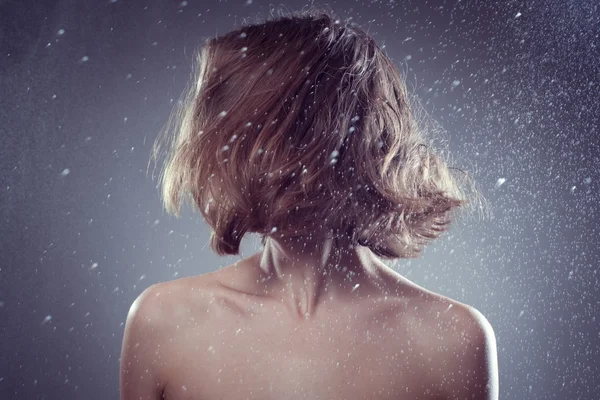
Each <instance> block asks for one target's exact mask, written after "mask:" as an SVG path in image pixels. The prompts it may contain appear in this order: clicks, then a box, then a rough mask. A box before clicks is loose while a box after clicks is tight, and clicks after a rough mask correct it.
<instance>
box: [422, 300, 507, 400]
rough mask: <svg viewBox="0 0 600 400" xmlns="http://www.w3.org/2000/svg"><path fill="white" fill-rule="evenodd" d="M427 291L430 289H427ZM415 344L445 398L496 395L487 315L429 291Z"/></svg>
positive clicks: (495, 364) (493, 349)
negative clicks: (417, 344) (424, 318)
mask: <svg viewBox="0 0 600 400" xmlns="http://www.w3.org/2000/svg"><path fill="white" fill-rule="evenodd" d="M430 293H431V292H430ZM428 298H429V300H430V301H428V305H427V307H426V309H428V310H429V313H428V318H427V323H426V324H424V326H425V329H424V330H422V331H421V330H420V331H419V334H420V336H419V337H420V341H419V348H420V350H421V352H422V353H423V355H424V356H426V357H427V358H428V359H429V360H432V361H434V362H432V363H426V368H427V371H426V372H427V373H428V374H429V376H430V377H431V379H433V381H432V383H433V384H434V385H435V386H436V387H437V388H441V390H442V391H443V393H445V396H446V397H447V398H448V399H462V398H476V399H481V400H495V399H497V398H498V361H497V350H496V337H495V334H494V330H493V328H492V325H491V324H490V322H489V321H488V319H487V318H486V317H485V316H484V315H483V314H482V313H481V312H480V311H479V310H477V309H476V308H475V307H472V306H470V305H467V304H464V303H461V302H459V301H456V300H452V299H450V298H447V297H445V296H441V295H435V294H433V295H430V296H428Z"/></svg>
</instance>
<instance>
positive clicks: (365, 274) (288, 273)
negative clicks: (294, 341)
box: [259, 237, 385, 319]
mask: <svg viewBox="0 0 600 400" xmlns="http://www.w3.org/2000/svg"><path fill="white" fill-rule="evenodd" d="M259 260H260V269H261V271H262V273H263V277H262V281H263V282H264V284H265V287H266V288H267V290H268V293H269V295H270V296H274V297H277V298H280V299H281V301H282V302H284V303H285V304H286V306H289V307H290V308H291V310H292V311H293V315H297V316H298V318H300V319H310V318H311V316H313V315H314V314H315V311H316V309H317V307H318V306H320V305H321V304H322V303H324V302H326V301H331V300H339V299H341V298H344V299H345V300H347V299H350V300H352V299H354V300H358V298H359V293H360V294H362V295H365V294H366V293H367V291H368V289H369V288H371V289H372V288H373V285H374V284H375V285H377V283H378V282H380V281H381V270H382V265H383V266H385V265H384V264H383V263H382V262H381V261H380V260H378V259H377V257H376V256H375V255H374V254H373V253H372V252H371V250H370V249H369V248H367V247H364V246H360V245H357V246H350V245H349V244H348V242H347V241H344V240H343V239H342V240H337V241H334V240H333V239H324V240H310V239H308V238H298V237H295V238H277V239H275V238H272V237H268V238H267V239H266V242H265V246H264V249H263V251H262V253H261V254H260V258H259ZM360 297H362V296H360Z"/></svg>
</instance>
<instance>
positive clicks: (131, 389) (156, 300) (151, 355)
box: [119, 285, 165, 400]
mask: <svg viewBox="0 0 600 400" xmlns="http://www.w3.org/2000/svg"><path fill="white" fill-rule="evenodd" d="M158 287H159V286H158V285H153V286H150V287H149V288H147V289H146V290H144V292H142V294H140V295H139V296H138V298H137V299H136V300H135V301H134V302H133V304H132V305H131V307H130V309H129V313H128V314H127V321H126V323H125V332H124V336H123V344H122V347H121V361H120V373H119V374H120V384H119V392H120V399H121V400H158V399H160V398H161V396H162V390H163V386H164V383H163V382H162V381H161V379H160V376H159V371H160V369H161V365H162V363H163V357H162V353H161V349H160V344H161V340H162V338H163V337H164V334H163V332H164V326H165V323H164V321H163V319H162V315H161V310H162V299H161V298H160V296H159V294H160V292H159V290H158Z"/></svg>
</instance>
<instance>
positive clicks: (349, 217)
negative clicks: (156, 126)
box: [152, 7, 480, 259]
mask: <svg viewBox="0 0 600 400" xmlns="http://www.w3.org/2000/svg"><path fill="white" fill-rule="evenodd" d="M195 61H196V65H195V68H194V73H193V77H192V80H191V81H190V83H189V84H188V87H187V88H186V90H185V91H184V93H183V94H182V98H181V100H180V102H179V103H178V104H177V105H176V107H175V108H174V110H173V112H172V114H171V117H170V118H169V121H168V123H167V124H166V127H165V129H164V130H163V132H162V133H163V135H162V137H160V136H159V137H158V138H157V140H156V142H155V143H154V146H153V149H152V159H156V158H157V157H158V156H159V154H160V150H161V148H163V147H164V146H165V145H166V144H167V143H165V142H168V141H170V142H171V145H170V147H169V152H168V154H167V158H166V161H165V164H164V168H163V170H162V173H161V176H160V182H161V183H162V199H163V204H164V207H165V209H166V210H167V212H169V213H170V214H175V215H176V216H177V217H179V212H180V199H181V198H182V197H183V198H184V199H185V200H186V201H187V202H188V203H189V204H190V205H191V206H192V207H197V209H198V210H199V211H200V212H201V214H202V215H203V217H204V219H205V221H206V222H207V223H208V225H209V226H210V227H211V228H212V229H213V232H212V235H211V240H210V245H211V248H212V249H213V250H214V251H215V252H216V253H217V254H219V255H227V254H239V246H240V242H241V240H242V238H243V236H244V234H245V233H247V232H257V233H260V234H261V237H262V243H263V244H264V243H265V237H266V236H272V237H276V236H281V237H286V236H306V237H307V238H308V237H312V238H322V237H323V238H324V237H325V235H326V232H334V234H335V235H336V237H340V236H343V237H344V238H348V239H349V240H350V242H351V243H352V244H355V245H358V244H359V245H363V246H368V247H369V248H370V249H371V250H372V251H373V252H374V253H375V254H376V255H378V256H380V257H383V258H385V259H395V258H414V257H417V256H418V255H419V254H420V253H421V251H422V248H423V246H424V245H425V244H426V242H427V241H430V240H432V239H435V238H437V237H438V236H439V235H440V234H441V233H442V232H443V231H445V230H446V229H447V227H448V225H449V223H450V221H451V220H450V212H451V211H452V210H453V209H454V208H457V207H461V206H464V205H467V204H472V202H471V201H470V200H469V199H467V198H466V196H465V194H464V193H465V192H464V191H463V188H462V187H461V181H460V180H459V179H457V178H455V177H454V176H453V175H452V174H451V173H450V170H451V169H453V168H449V167H448V166H447V165H446V161H445V160H444V159H443V157H442V155H443V152H441V153H438V152H436V151H435V150H434V148H433V146H432V142H431V138H429V139H427V138H426V137H425V133H432V134H433V133H435V132H436V127H435V126H434V124H433V123H431V121H430V120H428V119H427V118H425V115H426V114H425V112H424V111H423V109H422V107H421V106H420V105H419V103H418V102H417V101H415V99H413V98H412V97H409V94H408V92H407V88H406V85H405V83H404V80H403V78H402V76H401V75H400V72H399V70H398V69H397V68H396V66H394V64H393V63H392V61H391V60H390V59H389V58H388V57H387V55H386V54H384V52H383V51H382V50H381V49H380V48H379V46H378V45H377V44H376V43H375V41H374V40H373V38H371V37H370V36H369V35H368V34H367V33H365V32H364V31H363V30H362V29H360V28H359V27H358V26H357V25H356V24H354V23H343V22H341V21H340V20H339V19H336V18H335V17H334V16H333V13H331V12H326V11H323V10H319V9H317V8H315V7H311V8H309V9H307V10H304V11H300V12H295V13H292V14H291V15H283V16H280V17H279V18H278V19H274V20H267V21H264V22H262V23H255V24H252V25H247V26H243V27H242V28H240V29H238V30H235V31H232V32H229V33H226V34H224V35H222V36H220V37H214V38H209V39H206V41H205V44H204V46H202V47H201V48H199V49H198V50H197V51H196V53H195ZM423 122H427V123H426V124H425V125H423ZM456 170H459V169H456ZM460 171H462V170H460ZM462 172H463V175H462V177H463V178H466V179H465V182H467V183H470V184H471V186H473V185H472V183H473V182H472V180H471V179H470V178H469V176H468V174H467V173H464V171H462ZM474 193H475V195H474V199H475V200H479V199H480V196H479V194H478V192H477V191H476V190H475V192H474Z"/></svg>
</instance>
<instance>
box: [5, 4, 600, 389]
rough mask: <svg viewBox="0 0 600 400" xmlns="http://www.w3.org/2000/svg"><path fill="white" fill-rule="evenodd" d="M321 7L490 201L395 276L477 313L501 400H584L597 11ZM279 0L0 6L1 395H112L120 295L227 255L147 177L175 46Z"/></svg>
mask: <svg viewBox="0 0 600 400" xmlns="http://www.w3.org/2000/svg"><path fill="white" fill-rule="evenodd" d="M305 4H306V3H301V2H297V1H290V2H287V3H285V4H284V5H285V6H287V7H288V8H289V9H290V10H296V9H299V8H301V7H302V6H304V5H305ZM325 4H328V5H329V6H330V7H331V8H332V9H333V10H334V11H336V12H337V13H339V14H340V15H341V16H342V17H352V18H353V20H354V21H355V22H357V23H359V24H361V25H362V26H363V27H364V28H365V29H368V30H369V33H370V34H372V35H373V36H374V37H375V39H376V40H377V41H378V42H379V43H380V44H382V45H383V44H385V50H386V51H387V53H388V54H389V55H390V57H392V58H393V60H394V62H396V64H397V65H399V66H400V67H401V69H403V70H405V71H407V73H408V81H409V89H410V90H411V91H413V92H414V93H416V94H417V95H418V96H419V98H420V99H421V100H422V102H423V103H424V105H425V106H426V108H427V109H428V110H429V111H430V112H431V114H432V116H433V117H434V118H435V119H437V120H438V121H439V122H440V123H441V124H442V125H443V126H444V127H445V129H446V130H447V136H446V137H447V139H448V142H449V147H450V150H451V151H452V152H453V155H454V157H455V159H456V164H455V165H454V166H457V167H462V168H465V169H467V170H469V171H470V172H471V173H472V174H473V176H474V177H475V179H476V180H477V182H478V184H479V187H480V189H481V190H482V192H483V194H484V196H485V197H486V198H487V199H488V201H489V202H490V204H491V207H492V217H491V218H488V219H485V220H480V219H476V218H471V219H463V220H461V221H459V222H458V223H457V224H456V225H455V226H454V227H453V228H452V230H451V231H450V232H449V233H448V234H447V235H446V236H444V237H442V238H441V239H439V240H438V241H437V242H435V243H433V244H432V245H430V246H429V247H428V248H426V250H425V254H424V255H423V257H422V258H420V259H417V260H402V261H401V262H400V263H399V265H398V267H397V270H398V271H399V272H400V273H401V274H403V275H404V276H406V277H408V278H409V279H411V280H413V281H414V282H416V283H417V284H419V285H421V286H424V287H426V288H427V289H429V290H432V291H435V292H438V293H441V294H443V295H446V296H449V297H451V298H454V299H457V300H459V301H462V302H465V303H467V304H470V305H473V306H474V307H475V308H477V309H479V310H480V311H481V312H482V313H483V314H484V315H485V316H486V317H487V318H488V320H489V321H490V322H491V324H492V325H493V327H494V328H495V332H496V337H497V341H498V357H499V367H500V393H501V394H500V396H501V398H502V399H507V400H508V399H515V400H521V399H526V398H527V399H545V400H548V399H598V398H599V397H598V396H599V395H598V393H600V377H599V375H600V374H599V372H600V370H599V367H598V363H597V362H596V363H595V362H594V361H595V360H596V361H597V360H598V357H599V354H598V353H599V351H598V348H599V344H600V336H599V335H600V334H599V329H598V328H599V318H600V317H599V313H598V310H599V297H600V296H599V295H598V287H599V284H598V279H599V275H600V274H599V273H598V264H599V261H598V260H599V257H600V250H599V246H598V244H599V243H600V239H599V238H600V232H599V230H600V229H599V227H598V221H599V220H600V217H599V215H598V212H599V207H598V204H599V200H600V196H599V187H600V145H599V142H600V140H599V135H600V131H599V129H600V128H599V119H600V117H599V116H600V101H599V98H600V95H599V92H600V67H599V62H600V61H599V60H600V36H599V34H600V28H599V27H600V9H599V8H600V7H599V5H598V4H599V3H598V1H597V0H564V1H546V0H544V1H542V0H538V1H497V2H493V1H486V2H484V1H475V0H463V1H456V0H455V1H429V2H423V1H416V0H414V1H377V2H368V1H360V2H359V1H349V0H346V1H332V2H330V3H325ZM279 5H280V4H279V3H267V2H264V1H261V0H254V1H253V2H249V4H248V3H245V2H244V1H243V0H240V1H213V0H211V1H193V0H189V1H188V2H183V3H181V2H177V1H164V2H158V1H154V2H142V1H122V0H119V1H114V2H111V1H100V2H98V1H90V0H85V1H43V2H37V4H34V3H31V2H21V1H6V0H4V1H0V28H1V29H0V32H1V37H0V40H1V41H0V73H1V75H0V78H1V82H0V139H1V142H0V157H1V158H0V160H1V164H0V165H1V174H0V193H1V195H0V200H1V207H0V212H1V220H0V221H1V222H0V232H1V235H2V236H1V241H0V246H1V248H0V250H1V251H0V399H3V400H4V399H116V398H117V396H118V368H119V356H120V347H121V340H122V335H123V327H124V321H125V318H126V315H127V311H128V309H129V306H130V305H131V303H132V301H133V300H134V299H135V298H136V296H138V295H139V294H140V293H141V292H142V290H144V289H145V288H146V287H148V286H149V285H151V284H153V283H156V282H160V281H166V280H170V279H175V278H179V277H183V276H189V275H194V274H200V273H205V272H209V271H213V270H215V269H217V268H219V267H221V266H224V265H228V264H231V263H232V262H234V261H235V260H236V259H237V257H224V258H219V257H217V256H216V255H214V254H213V253H211V251H210V249H209V247H208V245H207V242H208V238H209V234H210V231H209V229H208V228H207V226H206V224H205V223H204V222H203V221H202V220H201V218H200V217H199V214H198V213H192V212H191V211H190V210H188V209H184V211H183V217H182V218H181V219H175V218H173V217H170V216H168V215H167V214H166V213H165V212H164V211H162V209H161V203H160V199H159V195H158V190H157V189H156V187H155V185H156V183H157V180H156V179H155V180H154V181H153V180H152V176H151V174H148V175H147V174H146V168H147V165H148V161H149V156H150V148H151V145H152V143H153V141H154V139H155V138H156V136H157V134H158V132H159V130H160V129H161V128H162V126H163V125H164V123H165V122H166V119H167V117H168V115H169V112H170V111H171V108H172V106H173V105H174V102H176V101H177V99H178V98H179V95H180V93H181V91H182V90H183V88H184V86H185V83H186V81H187V79H188V77H189V74H190V72H191V62H192V58H191V56H192V50H193V49H194V48H195V47H196V46H198V45H199V44H200V43H201V42H202V40H203V39H204V38H205V37H208V36H212V35H217V34H223V33H225V32H227V31H229V30H231V29H234V28H239V27H240V24H241V23H242V19H243V18H245V17H252V16H254V15H259V16H268V15H269V9H270V7H278V6H279ZM319 5H322V3H321V4H319ZM61 29H62V30H64V32H63V31H61ZM61 32H62V34H61ZM84 57H87V59H84ZM86 60H87V61H86ZM152 168H153V166H151V168H150V171H152ZM156 172H158V169H157V170H156ZM259 248H260V243H259V241H258V237H257V236H254V235H252V236H248V237H246V238H245V239H244V241H243V243H242V253H243V256H244V257H246V256H249V255H250V254H252V253H253V252H255V251H258V249H259Z"/></svg>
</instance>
